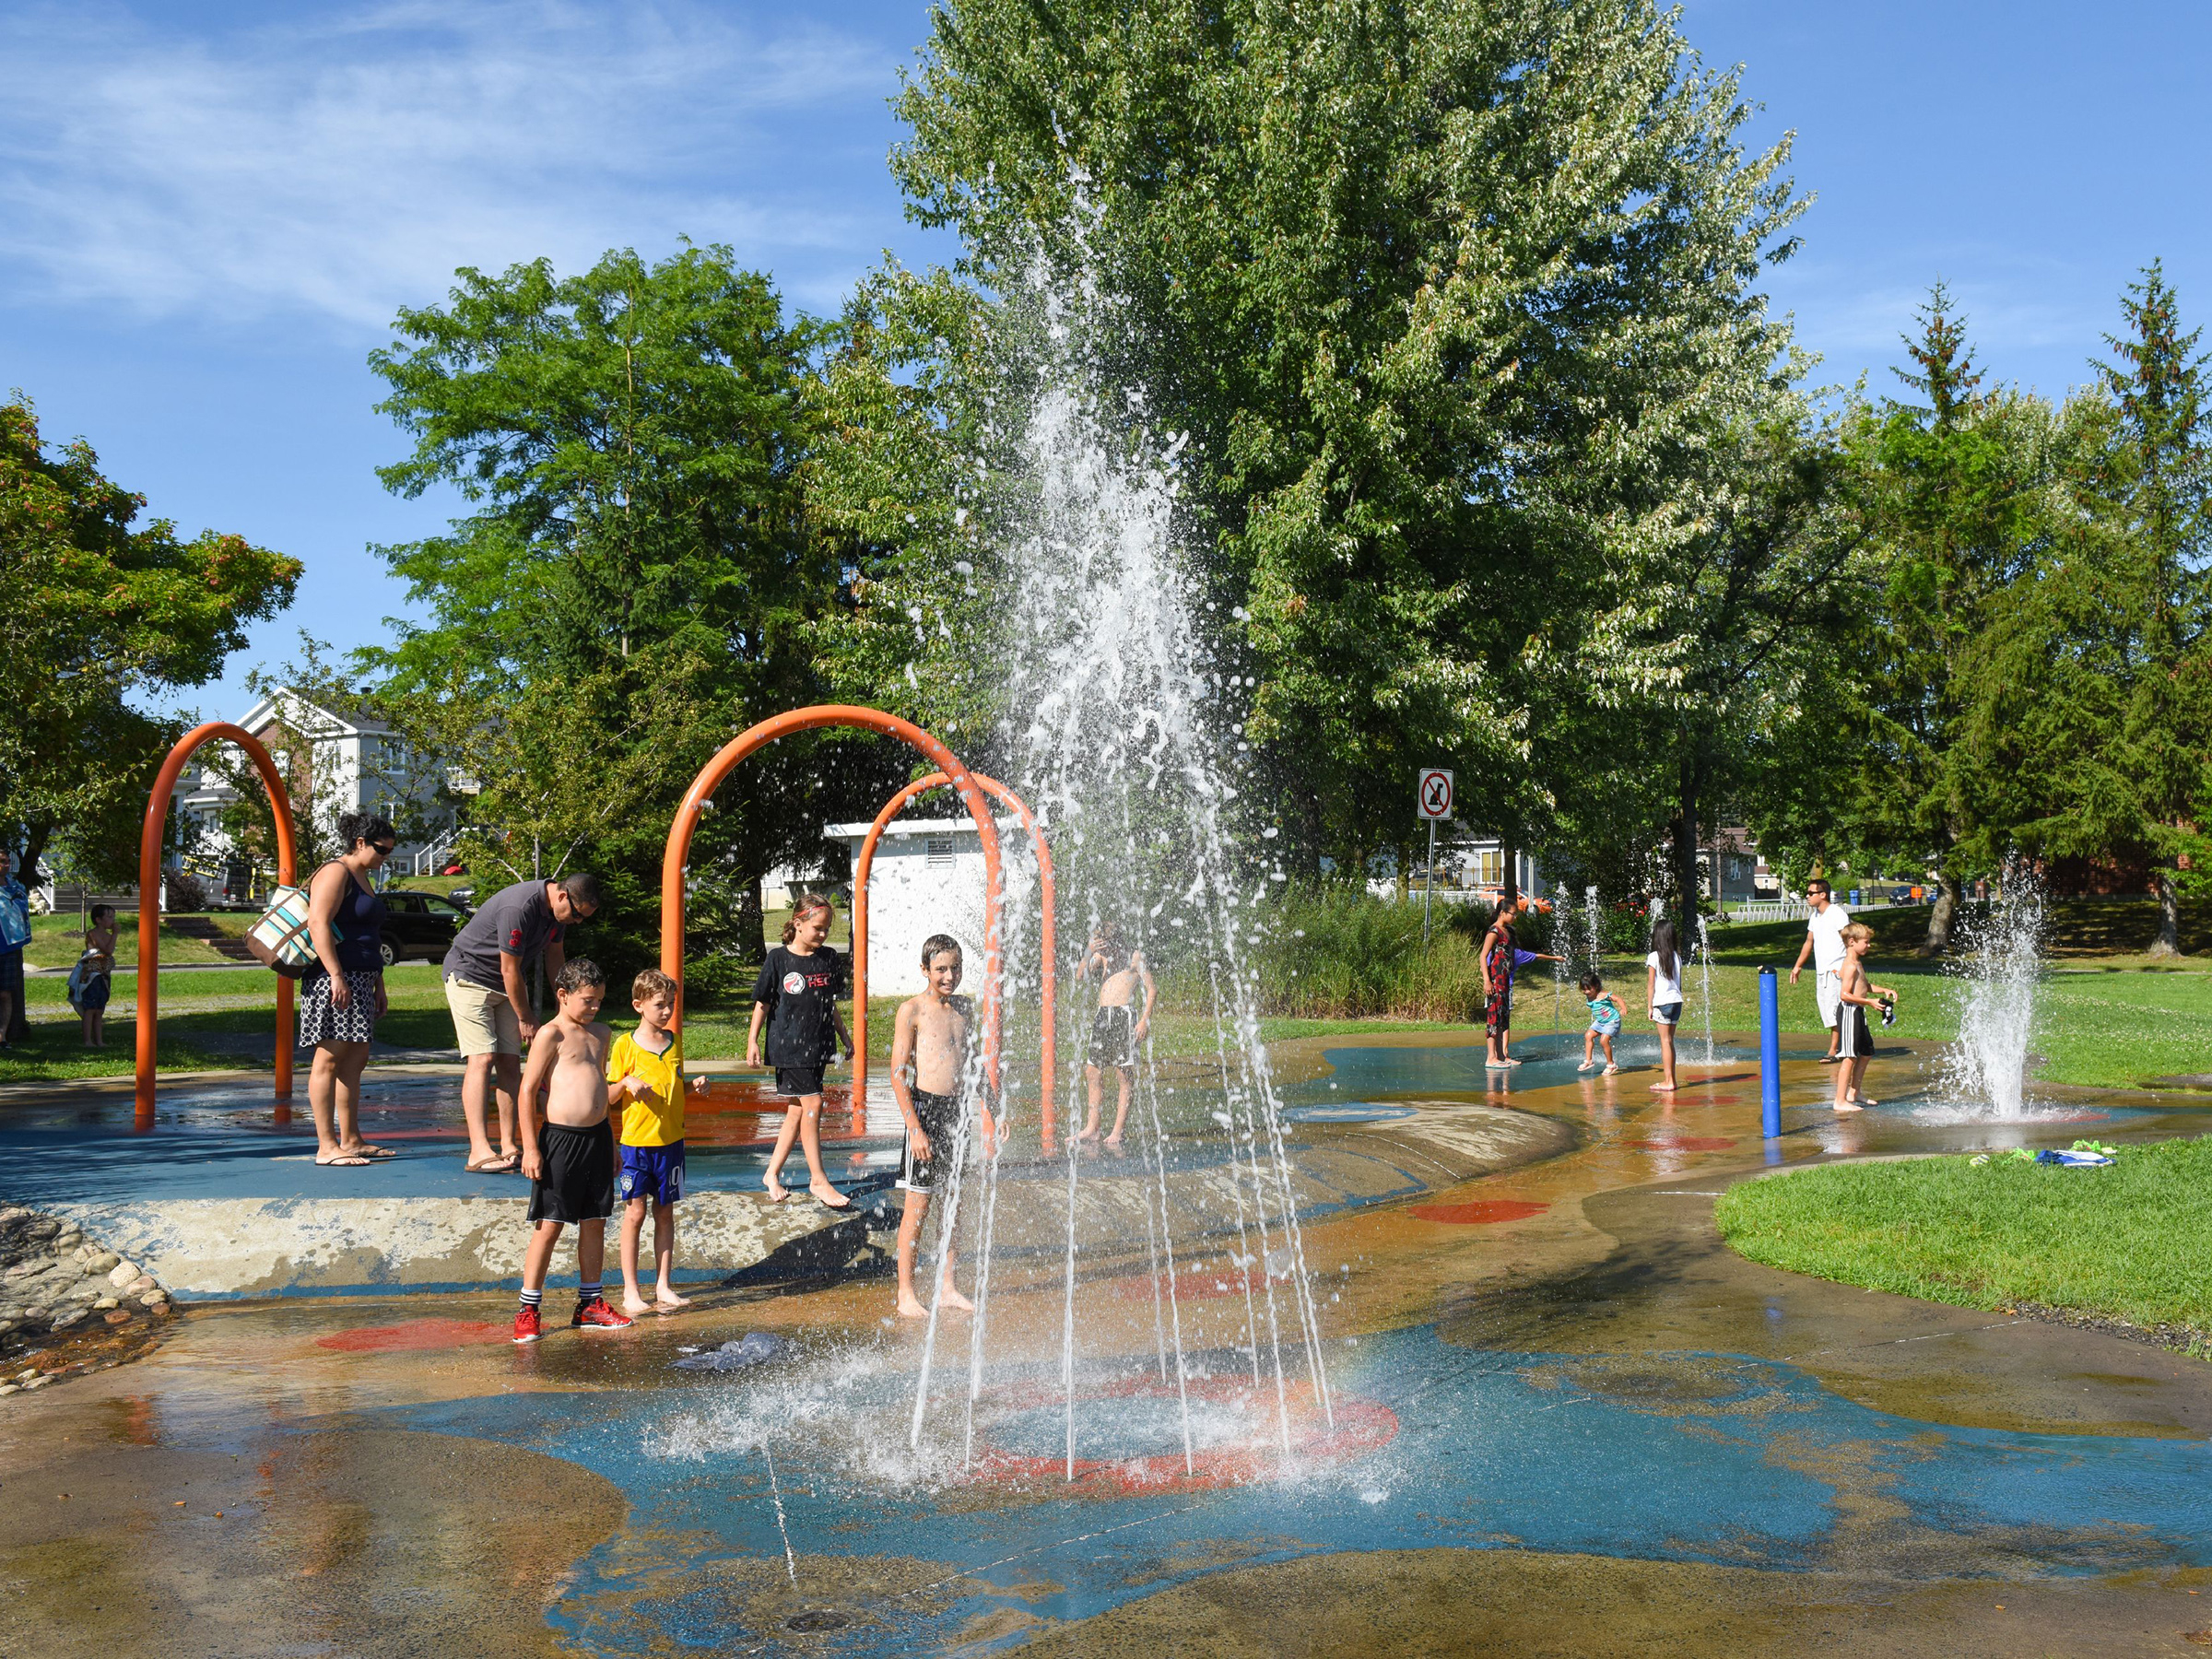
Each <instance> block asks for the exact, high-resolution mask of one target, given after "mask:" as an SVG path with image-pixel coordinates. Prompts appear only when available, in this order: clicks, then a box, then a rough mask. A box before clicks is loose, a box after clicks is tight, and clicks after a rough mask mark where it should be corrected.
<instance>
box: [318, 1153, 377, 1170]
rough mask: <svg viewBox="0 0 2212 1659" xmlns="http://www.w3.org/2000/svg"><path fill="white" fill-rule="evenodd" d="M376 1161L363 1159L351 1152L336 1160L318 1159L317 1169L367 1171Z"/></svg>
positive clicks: (341, 1155) (341, 1154) (340, 1155)
mask: <svg viewBox="0 0 2212 1659" xmlns="http://www.w3.org/2000/svg"><path fill="white" fill-rule="evenodd" d="M374 1161H375V1159H369V1158H361V1157H359V1156H357V1155H355V1154H354V1153H351V1152H344V1153H340V1154H339V1155H338V1156H337V1157H336V1158H318V1159H315V1168H316V1169H318V1170H360V1169H366V1168H367V1167H368V1166H369V1165H370V1164H371V1163H373V1162H374Z"/></svg>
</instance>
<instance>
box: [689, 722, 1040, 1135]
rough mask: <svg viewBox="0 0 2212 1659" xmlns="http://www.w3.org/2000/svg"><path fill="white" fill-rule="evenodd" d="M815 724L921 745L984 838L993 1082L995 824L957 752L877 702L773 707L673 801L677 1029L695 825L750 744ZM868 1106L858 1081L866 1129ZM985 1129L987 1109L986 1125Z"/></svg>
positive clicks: (860, 1124)
mask: <svg viewBox="0 0 2212 1659" xmlns="http://www.w3.org/2000/svg"><path fill="white" fill-rule="evenodd" d="M820 726H853V727H856V728H858V729H859V730H861V731H865V732H881V733H883V734H884V735H886V736H888V737H896V738H898V739H899V740H900V742H902V743H905V744H907V745H908V746H909V747H912V748H914V749H917V750H919V751H920V752H921V753H922V754H923V755H924V756H925V757H926V758H927V759H929V760H930V761H931V762H933V763H934V764H935V766H936V767H937V769H938V770H939V771H942V772H943V773H944V774H945V776H946V778H947V780H949V781H950V782H951V784H952V786H953V787H954V788H955V789H957V790H958V791H959V795H960V800H961V803H962V804H963V805H964V806H966V807H967V808H968V816H969V817H971V818H973V819H974V820H975V830H976V834H977V836H978V837H980V838H981V840H982V843H983V1070H984V1075H985V1076H986V1077H988V1078H989V1079H990V1082H991V1085H992V1087H993V1088H996V1087H997V1085H998V1038H999V1006H998V1000H999V985H998V903H999V885H1000V884H999V856H998V826H997V825H996V824H995V823H994V822H993V821H992V818H991V806H990V803H989V802H988V801H987V800H985V799H984V796H983V792H982V789H981V788H979V787H978V786H977V784H976V782H975V779H974V778H973V776H972V775H971V773H970V772H969V771H968V769H967V768H966V767H965V766H963V765H961V764H960V759H959V756H958V755H956V754H954V753H953V752H952V751H951V750H950V749H948V748H947V747H945V746H944V745H943V744H942V743H940V742H938V741H937V740H936V739H935V737H933V736H931V735H929V734H928V733H927V732H925V731H924V730H923V729H922V728H921V727H920V726H918V725H916V724H913V723H912V721H908V720H901V719H900V718H899V716H898V715H896V714H887V713H885V712H883V711H882V710H881V709H864V708H859V707H857V706H855V705H853V704H850V703H818V704H817V705H815V706H814V707H812V708H807V709H794V710H792V711H791V712H789V713H786V714H777V715H773V716H771V718H769V719H767V720H764V721H762V722H760V723H759V724H758V725H754V726H748V727H747V729H746V730H744V731H743V732H740V733H739V734H738V735H736V736H735V737H733V738H732V739H731V740H730V741H729V742H728V743H725V744H724V745H723V747H721V749H719V750H718V751H717V752H716V753H715V756H714V758H713V759H712V760H710V761H708V762H707V763H706V765H705V766H703V767H701V768H700V773H699V776H698V777H696V778H694V779H692V781H691V787H690V788H689V789H688V790H687V791H686V792H685V793H684V798H683V802H682V804H681V805H680V806H677V809H676V819H675V821H674V822H673V823H671V824H670V825H669V826H668V847H667V851H666V852H665V853H663V854H662V856H661V971H662V972H663V973H665V974H666V975H667V976H668V977H669V978H670V979H672V980H674V981H675V982H676V983H677V1000H676V1018H677V1027H676V1029H677V1032H678V1033H679V1034H680V1033H681V1032H682V1030H683V1018H684V994H683V983H684V871H685V869H686V868H687V866H688V865H689V863H690V855H691V836H692V833H693V832H694V831H695V830H697V829H698V828H699V818H700V810H701V808H702V806H704V804H705V802H706V801H707V800H708V799H709V798H710V797H711V796H712V794H713V793H714V791H715V789H716V788H717V787H718V786H719V785H720V784H721V782H722V781H723V780H724V778H726V777H728V776H729V775H730V773H731V772H732V771H735V770H736V767H737V763H738V762H739V761H741V760H743V759H745V758H746V757H747V755H749V754H751V753H752V752H753V751H754V750H755V749H757V748H759V747H762V746H763V745H764V744H769V743H772V742H774V741H775V740H776V739H777V738H779V737H785V736H789V735H791V734H792V733H794V732H806V731H812V730H815V729H816V728H818V727H820ZM856 988H857V983H856ZM861 1006H862V1007H865V1004H863V1005H861ZM862 1018H863V1016H862V1014H861V1012H860V1009H859V1008H855V1010H854V1013H853V1028H854V1030H853V1038H854V1047H855V1048H858V1046H859V1042H858V1039H859V1037H860V1035H861V1030H862V1025H861V1021H862ZM865 1058H866V1055H865V1051H864V1052H863V1053H860V1054H859V1055H857V1056H856V1057H855V1065H856V1066H857V1065H860V1064H861V1063H863V1062H865ZM866 1112H867V1100H866V1097H865V1094H863V1093H862V1092H861V1090H860V1089H859V1088H854V1090H853V1125H854V1127H855V1128H857V1129H863V1130H865V1126H866V1122H867V1118H866ZM990 1132H991V1125H990V1122H989V1116H988V1113H986V1114H985V1121H984V1133H985V1134H986V1135H988V1134H989V1133H990Z"/></svg>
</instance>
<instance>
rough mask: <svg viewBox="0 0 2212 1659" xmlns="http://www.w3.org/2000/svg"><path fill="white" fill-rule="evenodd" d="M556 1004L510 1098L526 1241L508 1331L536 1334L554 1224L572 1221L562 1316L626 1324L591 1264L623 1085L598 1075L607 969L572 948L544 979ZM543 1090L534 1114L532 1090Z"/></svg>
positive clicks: (597, 1326)
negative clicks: (525, 1203) (525, 1181)
mask: <svg viewBox="0 0 2212 1659" xmlns="http://www.w3.org/2000/svg"><path fill="white" fill-rule="evenodd" d="M553 994H554V997H555V999H556V1000H557V1001H558V1002H559V1006H560V1012H559V1014H558V1015H556V1016H555V1017H554V1018H551V1019H548V1020H547V1021H546V1023H545V1024H544V1025H542V1026H539V1027H538V1028H537V1035H536V1036H535V1037H534V1038H533V1039H531V1041H530V1058H529V1060H528V1062H527V1063H526V1064H524V1067H523V1087H522V1091H521V1093H520V1095H519V1096H518V1097H517V1100H516V1104H517V1105H518V1107H519V1108H520V1113H519V1116H520V1123H521V1127H522V1132H523V1135H522V1139H523V1173H524V1174H525V1175H527V1176H528V1177H529V1178H530V1223H531V1230H530V1242H529V1245H528V1247H527V1248H525V1249H524V1252H523V1305H522V1306H521V1307H520V1308H519V1309H517V1310H516V1312H515V1315H514V1339H515V1341H517V1342H535V1341H536V1340H537V1339H538V1336H539V1335H540V1334H541V1332H542V1330H543V1326H542V1325H541V1324H540V1323H539V1315H538V1304H539V1302H540V1301H541V1300H543V1299H544V1297H545V1293H546V1275H547V1273H548V1272H550V1271H551V1269H552V1266H553V1247H554V1246H555V1245H556V1244H558V1243H559V1242H560V1230H561V1228H562V1227H564V1226H565V1225H567V1224H568V1223H570V1222H574V1223H575V1225H576V1312H575V1313H574V1314H572V1315H571V1317H570V1320H569V1324H571V1325H575V1326H577V1327H579V1328H581V1329H582V1330H586V1331H623V1330H628V1329H629V1326H630V1324H631V1321H630V1320H629V1318H628V1317H627V1316H626V1315H624V1314H620V1313H618V1312H615V1311H614V1310H613V1309H612V1308H610V1307H608V1306H607V1305H606V1296H605V1295H604V1294H603V1293H602V1292H601V1288H600V1277H599V1276H600V1270H601V1269H602V1268H603V1267H604V1266H605V1265H606V1218H607V1217H609V1216H611V1215H613V1214H614V1213H615V1132H614V1129H613V1127H612V1125H610V1124H608V1123H607V1121H606V1112H607V1108H608V1107H609V1106H612V1105H613V1104H615V1102H616V1101H617V1100H628V1099H629V1090H628V1089H627V1088H624V1087H623V1086H622V1085H620V1084H611V1085H610V1084H609V1083H608V1082H607V1080H606V1050H607V1044H608V1043H609V1042H610V1041H612V1039H613V1036H614V1033H613V1032H612V1031H611V1030H608V1029H607V1028H606V1026H605V1025H602V1024H601V1023H600V1020H599V1005H600V1004H601V1003H603V1002H605V1001H606V974H605V973H603V972H602V971H600V968H599V964H598V963H596V962H594V961H593V960H592V959H590V958H588V957H571V959H569V961H568V963H567V965H566V966H565V967H563V968H562V969H561V971H560V973H559V976H558V977H557V978H556V979H555V980H554V982H553ZM541 1093H542V1094H543V1095H544V1096H545V1100H544V1101H543V1103H542V1110H543V1112H544V1116H545V1122H544V1123H543V1124H540V1123H539V1122H538V1116H539V1112H540V1110H541V1103H540V1101H539V1100H538V1096H539V1095H540V1094H541Z"/></svg>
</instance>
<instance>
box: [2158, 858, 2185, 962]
mask: <svg viewBox="0 0 2212 1659" xmlns="http://www.w3.org/2000/svg"><path fill="white" fill-rule="evenodd" d="M2151 888H2152V890H2153V891H2154V892H2155V893H2157V895H2158V899H2159V936H2158V939H2157V940H2156V941H2155V942H2154V943H2153V944H2152V946H2151V947H2150V954H2151V955H2152V956H2154V957H2177V956H2180V955H2181V954H2182V895H2181V889H2180V888H2179V887H2178V886H2177V885H2176V884H2175V882H2174V879H2173V872H2172V870H2171V869H2168V868H2165V867H2164V866H2160V867H2159V869H2158V870H2157V871H2156V872H2155V873H2154V874H2153V875H2152V877H2151Z"/></svg>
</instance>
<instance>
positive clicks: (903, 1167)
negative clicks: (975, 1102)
mask: <svg viewBox="0 0 2212 1659" xmlns="http://www.w3.org/2000/svg"><path fill="white" fill-rule="evenodd" d="M907 1096H908V1098H909V1099H911V1100H912V1101H913V1103H914V1117H915V1119H916V1121H918V1122H919V1123H920V1124H921V1125H922V1133H923V1134H924V1135H927V1136H928V1137H929V1156H928V1157H927V1158H917V1157H915V1156H914V1136H913V1132H912V1130H911V1129H910V1130H909V1131H907V1135H906V1149H905V1152H904V1155H903V1156H902V1157H901V1158H900V1164H899V1185H900V1189H901V1190H902V1191H904V1192H909V1193H920V1194H923V1195H924V1196H927V1195H928V1194H931V1193H934V1192H935V1191H936V1190H937V1183H938V1182H939V1181H940V1180H941V1179H942V1178H943V1177H944V1176H946V1175H947V1174H949V1173H950V1172H951V1170H952V1167H953V1164H954V1162H955V1161H956V1160H957V1158H958V1154H959V1126H960V1098H959V1096H958V1095H942V1094H931V1093H930V1092H929V1090H927V1089H926V1088H910V1089H908V1090H907Z"/></svg>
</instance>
